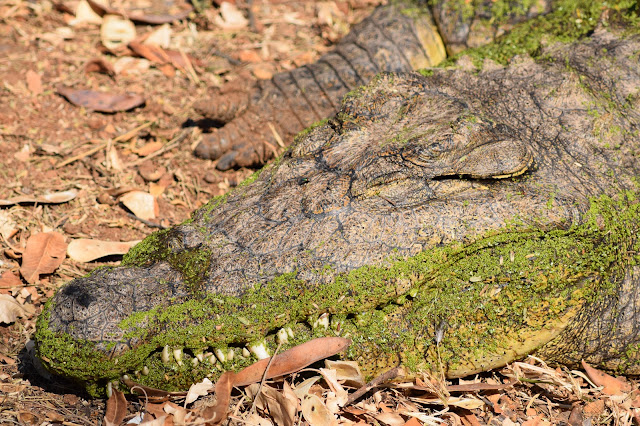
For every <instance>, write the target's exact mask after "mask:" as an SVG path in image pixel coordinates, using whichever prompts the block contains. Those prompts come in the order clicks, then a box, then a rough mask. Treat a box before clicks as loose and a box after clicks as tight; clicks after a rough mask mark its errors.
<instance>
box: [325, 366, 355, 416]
mask: <svg viewBox="0 0 640 426" xmlns="http://www.w3.org/2000/svg"><path fill="white" fill-rule="evenodd" d="M320 374H322V377H323V378H324V381H325V382H327V384H328V385H329V389H331V391H332V392H333V393H334V394H335V398H333V399H332V401H329V398H327V406H328V407H329V409H330V410H331V412H333V413H337V412H338V407H342V406H344V405H345V403H346V402H347V399H348V398H349V393H348V392H347V391H346V390H345V389H344V388H343V387H342V385H341V384H340V383H338V378H337V372H336V370H331V369H328V368H321V369H320ZM330 402H331V403H330Z"/></svg>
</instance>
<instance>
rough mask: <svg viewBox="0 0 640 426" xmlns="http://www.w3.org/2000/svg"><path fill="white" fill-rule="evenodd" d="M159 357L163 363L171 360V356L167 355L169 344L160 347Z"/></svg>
mask: <svg viewBox="0 0 640 426" xmlns="http://www.w3.org/2000/svg"><path fill="white" fill-rule="evenodd" d="M160 359H161V360H162V363H163V364H169V361H171V357H170V356H169V345H165V346H164V348H162V354H161V355H160Z"/></svg>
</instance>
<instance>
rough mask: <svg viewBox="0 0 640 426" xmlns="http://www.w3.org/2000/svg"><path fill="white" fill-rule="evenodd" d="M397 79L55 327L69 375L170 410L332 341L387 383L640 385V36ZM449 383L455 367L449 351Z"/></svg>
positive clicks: (597, 39) (55, 346)
mask: <svg viewBox="0 0 640 426" xmlns="http://www.w3.org/2000/svg"><path fill="white" fill-rule="evenodd" d="M622 34H623V33H622V31H615V30H610V31H606V30H604V29H599V30H597V31H596V32H595V33H594V34H593V35H592V36H591V37H590V38H587V39H585V40H582V41H580V42H577V43H574V44H571V45H555V46H553V47H551V48H548V49H547V50H546V51H544V52H543V53H542V54H541V55H540V57H539V59H537V60H533V59H531V58H524V57H522V58H515V59H514V60H513V61H512V64H511V65H509V66H508V67H502V66H498V65H496V64H494V63H491V62H486V63H485V64H484V67H483V68H482V69H481V70H464V69H439V70H432V71H430V72H429V73H427V74H429V75H428V76H422V75H420V74H417V73H400V74H382V75H379V76H378V77H377V78H376V79H374V81H372V82H371V83H370V84H369V85H368V86H365V87H364V88H361V89H358V90H357V91H355V92H352V93H350V94H349V95H348V96H347V97H346V98H345V100H344V101H343V104H342V107H341V109H340V112H339V113H338V115H337V116H336V117H335V118H333V119H331V120H329V121H327V122H325V123H322V124H320V125H318V126H317V127H315V128H314V129H312V130H311V131H310V132H308V133H306V135H303V136H302V137H300V138H299V140H298V141H297V142H296V143H295V144H294V145H293V146H292V147H291V148H290V149H289V150H288V151H287V152H286V153H285V154H284V155H283V156H282V157H281V158H280V159H279V160H278V161H277V162H276V163H274V164H272V165H270V166H268V167H266V168H265V169H263V170H262V171H261V172H259V173H257V174H256V175H255V176H254V178H253V179H251V180H250V181H249V182H247V183H246V184H245V185H243V186H241V187H240V188H238V189H237V190H235V191H234V192H233V193H231V194H229V195H228V196H226V197H222V198H219V199H215V200H212V201H211V202H210V203H209V204H208V205H207V206H205V207H203V208H202V209H200V210H198V211H197V212H195V213H194V215H193V218H192V219H191V220H190V221H187V222H185V223H184V224H182V225H179V226H177V227H174V228H172V229H170V230H168V231H163V232H160V233H156V234H153V235H152V236H150V237H149V238H147V239H146V240H145V241H144V242H143V243H141V244H140V245H138V246H137V247H136V248H134V249H133V250H132V252H131V253H130V254H129V255H128V256H127V258H126V259H125V262H124V263H123V266H121V267H117V268H112V269H101V270H98V271H95V272H94V273H93V274H90V275H89V276H87V277H83V278H80V279H77V280H74V281H72V282H71V283H69V284H67V285H66V286H64V287H63V288H62V289H60V291H59V292H58V293H57V294H56V295H55V297H54V298H53V299H52V300H51V301H50V302H49V303H48V305H47V307H46V309H45V311H44V312H43V314H42V315H41V317H40V319H39V321H38V330H37V333H36V341H37V345H38V353H39V356H40V357H41V359H42V360H43V361H44V363H45V365H46V366H47V367H48V368H49V369H51V370H52V371H54V372H57V373H59V374H62V375H65V376H69V377H72V378H75V379H77V380H79V381H82V382H84V383H85V384H87V386H89V388H90V390H92V391H94V392H99V389H101V386H103V385H104V384H106V383H107V382H108V381H110V380H114V379H117V378H118V377H120V376H121V375H122V374H128V375H129V376H133V377H132V378H134V380H136V381H139V382H142V383H144V384H148V385H151V386H155V387H161V388H166V389H176V388H185V387H187V386H188V384H189V383H191V382H192V381H194V380H199V379H201V378H202V377H203V376H206V375H211V376H212V377H215V376H217V375H219V374H220V372H221V371H222V370H223V369H238V368H241V367H242V366H244V365H248V364H249V363H251V362H253V361H255V359H256V358H255V356H256V354H257V355H260V354H264V353H263V352H261V350H262V349H260V348H263V349H265V350H266V352H267V353H269V352H270V351H273V349H274V348H275V346H276V345H277V342H279V341H282V342H285V341H286V344H285V347H287V346H291V345H294V344H296V343H300V342H302V341H306V340H308V339H310V338H312V337H314V336H321V335H341V336H345V337H349V338H351V339H352V340H353V342H354V343H353V345H352V346H351V348H350V350H349V351H348V352H347V353H346V354H344V355H343V356H345V357H348V358H351V359H355V360H358V361H360V363H361V365H362V367H363V368H364V369H365V371H366V372H367V374H369V375H373V374H376V373H377V372H379V371H381V370H384V369H385V368H388V367H389V366H393V365H396V364H397V363H398V362H401V363H403V364H405V365H406V366H407V367H408V368H409V370H411V371H414V372H415V371H419V370H421V369H433V370H436V371H439V369H440V367H442V369H443V370H444V371H445V373H446V374H447V375H448V376H449V377H457V376H461V375H466V374H470V373H473V372H477V371H482V370H486V369H490V368H495V367H499V366H502V365H504V364H505V363H507V362H510V361H512V360H514V359H517V358H519V357H522V356H524V355H526V354H528V353H532V352H536V353H538V354H540V355H541V356H543V357H545V359H547V360H549V361H552V362H558V363H565V364H568V365H572V364H575V363H578V362H579V361H580V360H581V359H586V360H587V361H589V362H592V363H594V364H597V365H599V366H601V367H602V368H606V369H610V370H617V371H621V372H624V373H627V374H639V373H640V358H639V356H638V344H639V343H640V340H639V339H640V338H639V336H638V326H637V324H638V312H637V308H636V304H637V302H638V288H639V284H640V282H639V281H638V280H639V278H640V269H639V268H638V266H636V261H637V260H638V254H637V253H638V248H639V247H638V242H637V241H636V234H637V231H638V227H639V223H638V222H639V219H638V218H639V216H638V209H639V208H638V202H637V199H636V198H637V197H636V194H637V193H638V187H637V184H636V177H637V175H638V171H639V170H638V168H639V164H638V160H637V158H636V155H637V152H638V150H639V148H640V146H639V145H640V139H639V138H638V124H639V115H638V113H639V111H640V109H639V107H640V104H639V100H638V99H639V98H638V88H640V65H639V63H638V55H637V52H638V51H640V39H639V38H638V36H629V35H624V36H623V35H622ZM440 334H441V335H442V336H443V338H442V341H441V342H440V343H439V351H440V353H441V359H442V364H440V361H438V357H437V355H436V344H435V340H434V339H435V336H436V335H440Z"/></svg>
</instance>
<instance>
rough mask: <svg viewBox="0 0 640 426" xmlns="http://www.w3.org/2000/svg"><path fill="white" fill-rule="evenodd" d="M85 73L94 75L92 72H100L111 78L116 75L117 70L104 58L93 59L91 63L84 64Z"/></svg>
mask: <svg viewBox="0 0 640 426" xmlns="http://www.w3.org/2000/svg"><path fill="white" fill-rule="evenodd" d="M84 72H85V73H86V74H89V73H92V72H99V73H102V74H107V75H109V76H111V77H113V76H114V75H116V70H115V68H114V67H113V65H111V62H108V61H107V60H106V59H104V58H93V59H91V60H90V61H89V62H87V63H86V64H84Z"/></svg>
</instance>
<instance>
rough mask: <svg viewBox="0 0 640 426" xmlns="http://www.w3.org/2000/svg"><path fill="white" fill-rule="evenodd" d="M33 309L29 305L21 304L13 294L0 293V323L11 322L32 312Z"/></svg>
mask: <svg viewBox="0 0 640 426" xmlns="http://www.w3.org/2000/svg"><path fill="white" fill-rule="evenodd" d="M34 311H35V309H34V308H33V306H31V305H22V304H20V303H19V302H18V301H17V300H16V299H14V298H13V296H9V295H8V294H0V323H4V324H11V323H13V322H15V321H16V319H17V318H18V317H20V318H22V317H25V316H29V315H30V314H33V313H34Z"/></svg>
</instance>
